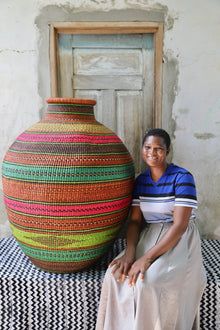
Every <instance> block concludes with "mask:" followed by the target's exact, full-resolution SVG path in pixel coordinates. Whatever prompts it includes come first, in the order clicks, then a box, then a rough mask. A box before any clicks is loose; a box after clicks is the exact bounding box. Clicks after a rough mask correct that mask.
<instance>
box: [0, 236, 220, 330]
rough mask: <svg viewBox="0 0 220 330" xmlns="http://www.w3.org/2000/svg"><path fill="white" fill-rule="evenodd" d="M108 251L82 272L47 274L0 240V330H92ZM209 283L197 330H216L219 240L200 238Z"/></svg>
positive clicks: (219, 319)
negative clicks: (99, 260) (100, 259)
mask: <svg viewBox="0 0 220 330" xmlns="http://www.w3.org/2000/svg"><path fill="white" fill-rule="evenodd" d="M123 248H124V241H123V240H122V239H119V240H117V241H116V243H115V245H114V246H113V249H112V251H111V252H110V253H109V254H108V255H107V256H106V258H103V260H102V261H101V262H99V263H98V264H96V265H95V266H94V267H92V268H90V269H89V270H87V271H84V272H78V273H75V274H50V273H47V272H44V271H41V270H39V269H37V268H36V267H35V266H33V265H32V263H31V262H30V261H29V260H28V258H27V257H26V256H25V255H24V254H23V253H22V252H21V250H20V248H19V246H18V245H17V243H16V241H15V240H14V238H12V237H11V238H4V239H2V240H1V241H0V251H1V255H0V330H9V329H12V330H93V329H94V328H95V322H96V315H97V309H98V303H99V296H100V291H101V283H102V279H103V277H104V273H105V270H106V267H107V265H108V264H109V262H110V261H111V260H112V259H113V258H114V257H115V256H116V255H117V254H118V253H119V252H120V251H121V250H122V249H123ZM202 251H203V256H204V262H205V267H206V271H207V277H208V285H207V288H206V290H205V293H204V295H203V298H202V302H201V307H200V323H201V329H205V330H220V241H213V240H204V241H203V242H202Z"/></svg>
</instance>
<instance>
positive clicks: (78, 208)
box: [5, 197, 131, 217]
mask: <svg viewBox="0 0 220 330" xmlns="http://www.w3.org/2000/svg"><path fill="white" fill-rule="evenodd" d="M130 201H131V199H130V198H124V199H121V200H117V201H113V202H102V203H95V204H79V205H46V204H35V203H33V204H29V203H28V202H26V203H25V202H19V201H15V200H11V199H9V198H7V197H5V203H6V205H7V207H8V208H10V209H12V210H14V211H17V212H22V213H25V214H33V215H44V216H47V215H49V216H57V217H60V216H67V217H68V216H73V217H74V216H76V217H78V216H84V215H94V214H100V213H108V212H113V211H117V210H120V209H122V208H124V207H128V206H129V204H130Z"/></svg>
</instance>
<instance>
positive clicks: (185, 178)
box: [132, 164, 197, 223]
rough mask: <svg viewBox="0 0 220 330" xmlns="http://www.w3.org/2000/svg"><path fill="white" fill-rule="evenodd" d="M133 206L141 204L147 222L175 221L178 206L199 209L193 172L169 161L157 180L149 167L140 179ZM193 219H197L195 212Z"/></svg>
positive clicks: (136, 184)
mask: <svg viewBox="0 0 220 330" xmlns="http://www.w3.org/2000/svg"><path fill="white" fill-rule="evenodd" d="M132 206H140V209H141V211H142V213H143V216H144V219H145V220H146V222H149V223H156V222H172V221H173V211H174V207H175V206H186V207H192V208H193V209H196V208H197V198H196V187H195V182H194V179H193V176H192V174H191V173H190V172H188V171H187V170H186V169H184V168H182V167H179V166H177V165H174V164H169V165H168V167H167V169H166V171H165V172H164V174H163V175H162V176H161V177H160V179H159V180H158V181H156V182H155V181H153V180H152V178H151V175H150V170H149V169H147V170H146V171H145V172H143V173H142V174H140V175H139V176H138V177H137V178H136V181H135V187H134V191H133V200H132ZM191 218H195V214H194V212H192V215H191Z"/></svg>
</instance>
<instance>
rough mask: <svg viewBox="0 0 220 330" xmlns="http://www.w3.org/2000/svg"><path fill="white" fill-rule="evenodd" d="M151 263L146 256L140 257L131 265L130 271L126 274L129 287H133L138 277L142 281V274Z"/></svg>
mask: <svg viewBox="0 0 220 330" xmlns="http://www.w3.org/2000/svg"><path fill="white" fill-rule="evenodd" d="M151 263H152V260H151V259H150V258H147V256H145V255H144V256H142V257H141V258H139V259H138V260H136V261H135V262H134V263H133V265H132V266H131V268H130V271H129V273H128V277H129V283H128V284H129V285H130V286H133V285H135V283H136V282H137V279H138V277H139V276H140V279H141V280H142V281H143V280H144V273H145V272H146V270H147V269H148V268H149V267H150V265H151Z"/></svg>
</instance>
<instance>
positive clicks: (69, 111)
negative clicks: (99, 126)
mask: <svg viewBox="0 0 220 330" xmlns="http://www.w3.org/2000/svg"><path fill="white" fill-rule="evenodd" d="M44 120H46V121H57V122H59V121H61V122H62V121H68V122H75V121H85V122H93V121H95V117H94V105H92V104H82V103H77V102H76V103H72V102H71V103H64V102H62V103H59V102H56V103H55V102H53V103H49V104H48V106H47V111H46V113H45V116H44Z"/></svg>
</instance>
